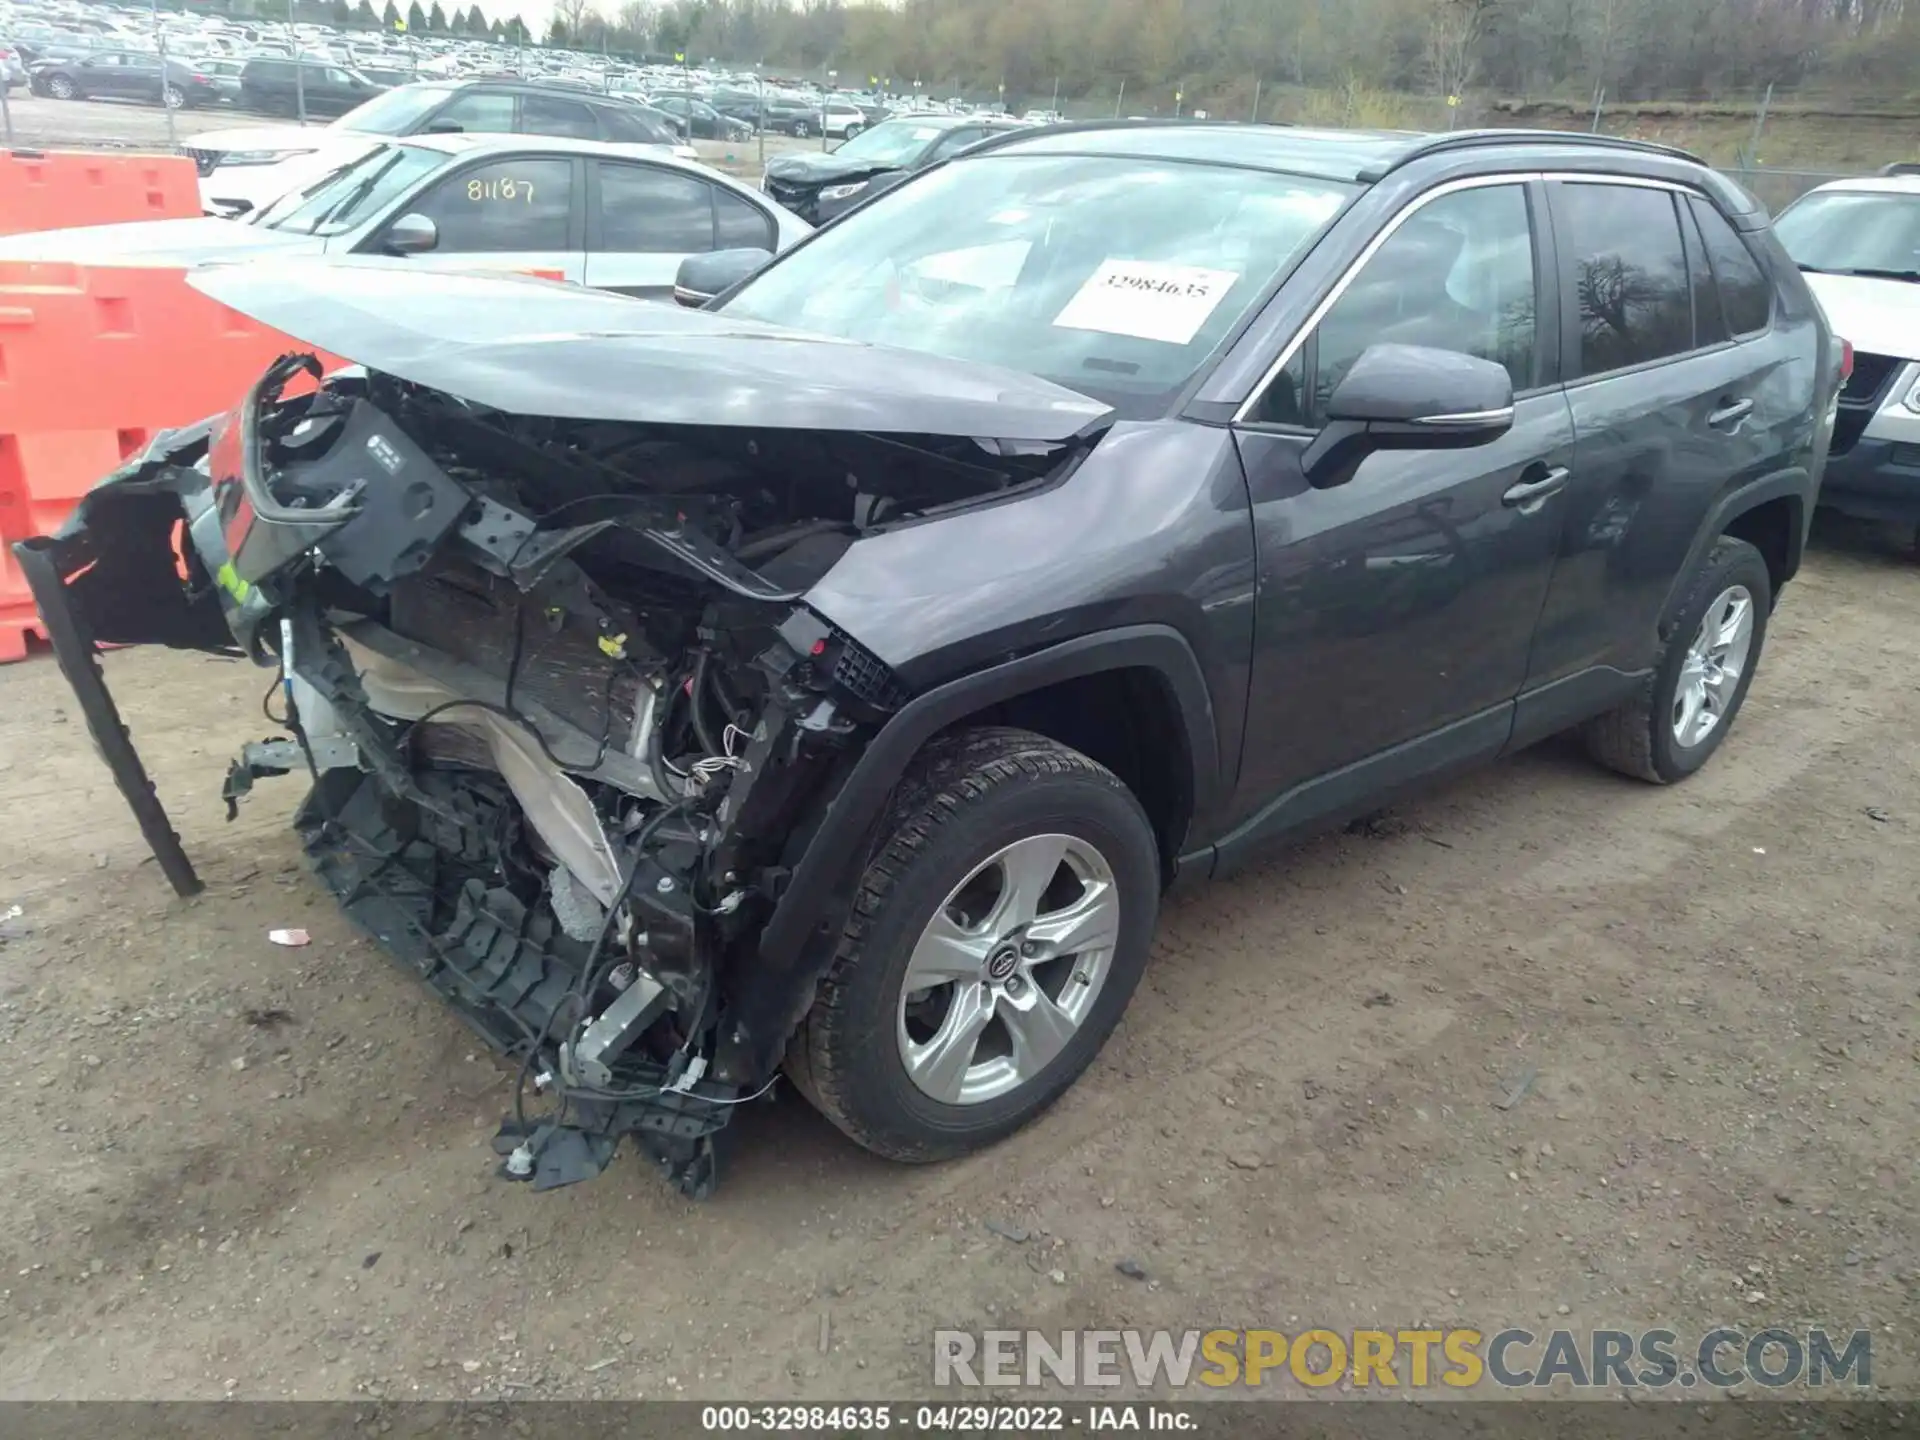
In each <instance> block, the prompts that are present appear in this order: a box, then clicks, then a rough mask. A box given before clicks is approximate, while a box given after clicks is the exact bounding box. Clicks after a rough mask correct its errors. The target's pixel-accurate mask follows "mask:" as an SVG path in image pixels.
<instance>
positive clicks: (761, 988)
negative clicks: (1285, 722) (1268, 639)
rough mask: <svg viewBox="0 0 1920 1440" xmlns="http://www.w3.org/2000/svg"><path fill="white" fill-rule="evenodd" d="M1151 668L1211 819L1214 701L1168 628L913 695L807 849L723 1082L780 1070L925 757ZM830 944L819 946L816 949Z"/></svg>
mask: <svg viewBox="0 0 1920 1440" xmlns="http://www.w3.org/2000/svg"><path fill="white" fill-rule="evenodd" d="M1127 669H1146V670H1151V671H1153V672H1155V674H1156V675H1157V676H1158V677H1159V678H1160V679H1161V680H1162V681H1163V682H1164V683H1165V684H1166V686H1167V689H1168V691H1169V693H1170V694H1171V695H1172V697H1173V701H1174V704H1175V706H1176V708H1177V709H1178V711H1179V716H1180V721H1181V724H1182V727H1183V728H1184V730H1185V732H1186V742H1187V758H1188V763H1189V764H1190V766H1191V769H1192V792H1191V793H1192V796H1193V809H1192V815H1193V816H1194V818H1195V819H1199V818H1200V817H1203V816H1207V815H1211V814H1213V813H1215V812H1216V809H1217V806H1218V804H1219V799H1220V795H1221V789H1222V785H1223V775H1222V772H1221V767H1220V746H1219V738H1218V732H1217V731H1216V729H1215V728H1214V707H1213V695H1212V692H1211V691H1210V690H1209V689H1208V687H1207V682H1206V676H1205V674H1204V672H1203V671H1202V669H1201V667H1200V661H1199V658H1198V657H1197V656H1196V655H1195V654H1194V651H1193V647H1192V646H1191V645H1190V644H1189V643H1188V642H1187V638H1186V636H1184V635H1182V634H1181V633H1180V632H1179V631H1178V630H1176V629H1175V628H1173V627H1172V626H1171V625H1131V626H1126V627H1123V628H1120V629H1114V630H1103V631H1096V632H1094V633H1092V634H1088V635H1081V636H1077V637H1075V638H1074V639H1071V640H1065V641H1062V642H1061V643H1060V644H1058V645H1052V646H1049V647H1048V648H1046V649H1044V650H1036V651H1034V652H1032V653H1031V654H1027V655H1022V656H1019V657H1017V658H1015V659H1012V660H1007V661H1005V662H1003V663H1001V664H999V665H995V666H992V667H991V668H989V669H986V670H979V671H974V672H973V673H971V674H967V675H962V676H960V677H959V678H957V679H954V680H949V681H947V682H946V683H945V684H942V685H939V686H936V687H935V688H933V689H931V690H928V691H925V692H923V693H922V694H920V695H917V696H915V697H914V698H913V699H912V700H910V701H908V702H907V704H905V705H904V706H902V707H901V708H900V709H899V711H897V712H896V713H895V714H894V716H893V717H892V719H890V720H888V721H887V723H886V724H885V725H884V726H882V727H881V729H880V732H879V733H878V734H877V735H875V736H874V737H873V739H872V740H871V741H870V742H869V743H868V745H867V747H866V749H865V751H863V752H862V754H861V755H860V758H859V760H858V761H857V762H856V763H855V764H854V767H853V769H852V770H851V772H849V774H848V775H847V778H846V780H845V781H844V782H843V783H842V784H841V786H840V788H839V790H838V791H837V792H836V793H835V794H834V796H833V798H832V800H831V801H829V802H828V805H827V809H826V813H825V815H824V816H823V817H822V819H821V822H820V825H819V828H818V829H817V830H816V831H815V832H814V835H813V838H812V842H811V843H810V844H809V845H808V846H807V848H806V850H805V852H804V853H803V854H802V855H801V857H800V859H799V862H798V863H797V864H796V865H795V866H794V870H793V874H792V876H791V878H790V879H789V881H788V883H787V886H786V889H785V890H784V891H783V892H782V893H781V896H780V898H779V900H778V901H777V902H776V903H775V905H774V908H773V914H772V915H771V916H769V917H768V920H767V924H766V926H765V928H764V929H763V930H762V931H761V934H760V941H759V953H758V958H757V961H754V962H749V964H748V965H747V966H746V967H744V968H745V971H746V973H744V974H742V975H741V976H740V977H739V983H738V984H737V985H736V987H735V989H736V994H735V996H734V1003H733V1005H732V1007H731V1009H732V1012H733V1013H732V1015H731V1016H730V1018H729V1023H728V1024H727V1026H726V1027H725V1031H724V1033H723V1035H722V1037H721V1046H720V1055H719V1066H718V1072H719V1074H720V1075H721V1076H722V1078H725V1077H727V1076H728V1075H734V1076H737V1077H739V1079H740V1080H741V1081H743V1082H745V1081H751V1082H757V1081H759V1080H760V1079H762V1078H764V1077H765V1076H766V1075H767V1074H769V1073H770V1072H771V1071H772V1069H773V1067H774V1066H775V1065H776V1064H778V1063H779V1058H780V1054H781V1052H782V1050H783V1049H784V1048H785V1046H786V1042H787V1037H788V1036H790V1035H791V1034H792V1033H793V1030H794V1027H795V1026H797V1025H798V1024H799V1023H800V1020H801V1018H802V1017H803V1016H804V1015H805V1014H806V1012H807V1008H808V1007H809V1006H810V1005H811V1004H812V1003H813V990H814V986H815V985H816V984H817V983H818V981H819V978H820V975H821V974H822V973H823V972H824V970H825V967H826V965H827V963H828V962H829V961H830V960H831V958H832V945H831V939H832V937H831V935H828V934H826V933H825V932H826V931H827V930H828V929H829V928H830V927H831V925H832V923H833V920H834V918H835V913H834V912H835V908H836V905H837V903H838V902H839V899H840V897H841V896H842V895H843V894H844V892H845V889H846V886H847V884H848V881H849V878H850V872H851V871H852V868H853V866H854V865H855V864H856V863H857V862H858V860H859V858H860V855H861V854H862V851H863V847H864V846H865V845H866V843H867V841H868V837H869V836H870V835H871V833H872V831H873V827H874V825H875V824H876V823H877V822H878V821H879V820H880V818H881V816H882V814H883V813H884V812H885V810H886V806H887V802H888V800H889V798H890V797H891V796H892V794H893V790H894V787H895V786H896V785H897V784H898V783H899V781H900V777H901V776H902V775H904V774H905V773H906V770H907V767H908V766H909V765H910V764H911V763H912V762H913V757H914V756H915V755H917V754H918V753H919V752H920V750H921V748H922V747H923V746H924V745H925V744H926V743H927V741H929V740H931V739H932V738H933V737H934V736H935V735H937V734H938V733H939V732H940V731H942V730H944V729H946V728H947V727H949V726H950V725H953V724H954V723H955V722H957V721H960V720H964V719H965V718H966V717H967V716H969V715H973V714H977V713H978V712H979V711H981V710H983V709H985V708H987V707H988V706H991V705H996V704H999V703H1001V702H1002V701H1006V700H1011V699H1013V698H1015V697H1016V696H1019V695H1023V694H1026V693H1028V692H1030V691H1033V690H1038V689H1041V688H1043V687H1045V686H1048V685H1053V684H1057V683H1059V682H1061V681H1063V680H1075V679H1080V678H1082V677H1084V676H1088V675H1095V674H1099V673H1101V672H1104V671H1111V670H1127ZM817 940H819V941H824V942H825V943H818V944H817V943H813V942H815V941H817Z"/></svg>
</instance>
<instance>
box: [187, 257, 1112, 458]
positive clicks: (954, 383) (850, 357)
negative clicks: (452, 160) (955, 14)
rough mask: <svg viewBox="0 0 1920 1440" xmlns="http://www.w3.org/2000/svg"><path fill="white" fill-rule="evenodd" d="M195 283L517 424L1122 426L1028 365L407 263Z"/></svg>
mask: <svg viewBox="0 0 1920 1440" xmlns="http://www.w3.org/2000/svg"><path fill="white" fill-rule="evenodd" d="M216 223H221V222H216ZM187 279H188V283H189V284H191V285H192V286H193V287H194V288H195V289H197V290H199V291H201V292H202V293H203V294H206V295H209V296H211V297H212V298H213V299H215V300H218V301H219V302H220V303H221V304H222V305H226V306H228V307H230V308H231V309H234V310H237V311H239V312H240V313H241V314H243V315H246V316H249V317H251V318H252V319H254V320H257V321H259V322H260V323H261V324H263V325H267V326H270V327H272V328H273V329H275V330H279V331H282V332H283V333H285V334H287V335H290V336H292V337H293V338H295V339H296V340H298V341H300V342H301V343H302V344H305V345H311V346H313V347H314V348H315V349H316V350H322V351H326V352H328V353H330V354H334V355H338V356H341V357H342V358H344V359H346V360H350V361H353V362H355V363H356V364H360V365H365V366H367V367H368V368H369V369H372V370H380V371H384V372H386V373H387V374H390V375H397V376H399V377H400V378H401V379H403V380H410V381H413V382H414V383H415V384H418V385H425V386H428V387H430V388H432V389H435V390H443V391H445V392H446V393H447V394H449V395H454V396H458V397H459V398H460V399H463V400H470V401H472V402H473V403H475V404H478V405H484V406H487V407H489V408H491V409H495V410H502V411H506V412H508V413H510V414H516V415H548V416H554V417H556V418H560V419H575V420H618V421H629V422H639V423H648V424H659V425H737V426H743V427H750V428H752V427H757V428H764V429H795V430H854V431H870V432H875V433H882V434H888V433H890V434H909V435H961V436H970V437H977V438H981V439H996V440H1010V441H1050V442H1057V441H1061V440H1066V439H1069V438H1071V437H1072V436H1074V435H1077V434H1079V433H1080V432H1081V431H1083V430H1086V429H1087V428H1089V427H1090V426H1092V425H1094V424H1096V423H1097V422H1098V421H1100V420H1101V419H1103V418H1104V417H1105V416H1106V415H1108V414H1109V413H1110V411H1109V407H1107V406H1106V405H1104V404H1102V403H1101V402H1099V401H1098V400H1094V399H1091V398H1089V397H1088V396H1085V395H1082V394H1080V393H1078V392H1077V391H1073V390H1068V389H1066V388H1064V387H1063V386H1059V385H1055V384H1053V383H1052V382H1050V381H1047V380H1042V379H1040V378H1039V377H1038V376H1035V375H1029V374H1025V373H1023V372H1021V371H1018V370H1005V369H1001V368H999V367H998V366H992V365H981V364H976V363H974V362H972V361H967V360H952V359H947V358H945V357H942V356H938V355H925V354H921V353H919V352H918V351H912V350H900V349H894V348H891V347H887V346H880V345H868V344H863V343H861V342H858V341H852V340H839V339H835V338H833V337H831V336H824V335H815V334H811V333H809V332H807V331H803V330H789V329H785V328H783V327H780V326H775V325H763V324H760V323H759V322H757V321H750V320H734V319H729V318H728V317H727V316H726V315H725V314H721V313H717V312H713V311H706V310H688V309H684V308H682V307H679V306H673V305H663V304H659V303H657V302H652V301H645V300H632V299H628V298H626V297H624V296H620V295H613V294H609V293H607V292H605V291H599V290H587V289H582V288H579V287H577V286H572V285H563V284H560V283H557V282H553V281H544V280H535V279H530V278H523V277H519V276H505V275H501V276H492V275H481V274H473V273H462V272H449V271H429V270H422V269H418V268H415V267H411V266H409V265H408V264H407V263H406V262H405V261H397V262H394V263H392V264H368V265H365V266H359V265H356V266H338V265H327V264H320V263H312V262H291V263H287V264H278V263H262V264H256V265H234V266H216V267H212V268H208V269H205V270H199V271H195V272H192V273H191V274H189V275H188V277H187Z"/></svg>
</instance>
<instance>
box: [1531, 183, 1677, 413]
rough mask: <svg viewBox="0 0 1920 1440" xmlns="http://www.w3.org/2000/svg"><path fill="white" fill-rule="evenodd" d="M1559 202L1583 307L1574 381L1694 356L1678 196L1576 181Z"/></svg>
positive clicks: (1561, 190)
mask: <svg viewBox="0 0 1920 1440" xmlns="http://www.w3.org/2000/svg"><path fill="white" fill-rule="evenodd" d="M1553 203H1554V216H1555V220H1556V222H1562V221H1563V222H1564V252H1565V253H1567V254H1568V255H1569V256H1570V264H1571V266H1572V273H1573V283H1574V293H1575V296H1576V298H1577V305H1578V319H1577V326H1578V329H1577V336H1578V356H1579V359H1578V363H1577V366H1576V368H1575V371H1574V374H1575V376H1576V377H1577V378H1584V377H1586V376H1590V375H1604V374H1606V373H1607V372H1609V371H1612V370H1624V369H1626V368H1628V367H1629V366H1633V365H1645V364H1648V363H1650V362H1652V361H1655V360H1664V359H1667V358H1668V357H1670V356H1674V355H1684V354H1685V353H1686V352H1687V351H1689V350H1691V349H1692V348H1693V297H1692V294H1691V292H1690V290H1689V288H1688V284H1687V258H1686V251H1685V249H1684V248H1683V246H1682V245H1681V241H1680V222H1679V217H1678V215H1677V214H1676V212H1675V210H1674V196H1673V193H1672V192H1671V191H1668V190H1656V189H1651V188H1649V187H1647V186H1643V185H1593V184H1584V183H1571V182H1570V183H1565V184H1562V185H1559V186H1558V187H1557V188H1556V193H1555V195H1554V202H1553ZM1557 228H1558V227H1557Z"/></svg>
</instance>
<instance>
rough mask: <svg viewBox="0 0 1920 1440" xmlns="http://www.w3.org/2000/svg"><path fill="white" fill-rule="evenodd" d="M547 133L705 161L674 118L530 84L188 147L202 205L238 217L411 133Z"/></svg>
mask: <svg viewBox="0 0 1920 1440" xmlns="http://www.w3.org/2000/svg"><path fill="white" fill-rule="evenodd" d="M459 134H464V135H514V134H519V135H548V136H564V137H567V138H569V139H575V140H604V141H608V142H610V143H612V144H617V145H656V146H659V147H660V148H662V149H665V150H670V151H672V152H673V153H674V154H675V155H677V156H679V157H680V158H681V159H683V160H695V159H698V158H699V157H698V155H697V154H696V153H695V151H694V149H693V147H692V146H690V145H687V144H684V143H682V141H681V139H680V137H679V134H678V133H677V132H676V131H675V129H674V128H673V123H672V121H671V120H670V119H669V117H667V116H664V115H661V114H660V113H659V112H658V111H655V110H649V109H647V108H646V107H645V106H643V105H638V104H636V103H634V102H633V101H632V100H629V99H625V98H622V97H619V96H612V95H595V94H592V93H590V92H585V91H580V90H575V89H571V88H569V87H565V86H558V85H541V84H538V83H537V82H529V81H523V80H479V81H473V80H468V81H460V80H451V81H436V82H430V83H426V84H415V85H401V86H399V87H397V88H395V89H392V90H388V91H386V92H385V93H384V94H381V95H376V96H374V97H373V99H371V100H369V101H367V102H366V103H365V104H364V105H361V106H359V107H357V108H356V109H353V110H349V111H348V112H347V113H346V114H345V115H342V116H341V117H340V118H339V119H338V120H335V121H334V122H333V123H332V124H330V125H308V126H301V127H296V126H292V125H259V126H252V127H248V128H246V129H238V130H213V131H209V132H208V133H206V134H204V135H196V136H194V137H193V142H192V143H191V144H190V145H188V146H186V147H184V148H185V149H186V153H187V154H188V155H189V156H190V157H192V159H193V162H194V164H195V166H196V167H198V169H199V172H200V208H201V209H202V210H205V211H206V212H207V213H208V214H209V215H224V216H227V217H229V218H236V217H238V216H241V215H245V214H248V213H250V212H252V211H255V210H259V209H262V208H264V207H266V206H268V205H271V204H272V203H273V202H274V201H276V200H278V199H279V198H280V197H281V196H283V195H286V194H288V193H289V192H291V191H294V190H299V189H305V188H306V187H307V186H309V185H312V184H313V183H314V182H315V181H317V180H319V179H320V178H321V177H323V176H325V175H329V174H332V173H333V172H335V171H337V170H339V169H340V168H341V167H342V166H345V165H349V164H351V163H352V162H353V161H355V160H358V159H359V158H360V157H361V156H363V155H365V154H367V153H368V152H369V151H371V150H373V149H375V148H376V147H377V146H379V145H380V144H381V142H383V141H385V140H390V139H394V138H397V137H400V136H405V135H459Z"/></svg>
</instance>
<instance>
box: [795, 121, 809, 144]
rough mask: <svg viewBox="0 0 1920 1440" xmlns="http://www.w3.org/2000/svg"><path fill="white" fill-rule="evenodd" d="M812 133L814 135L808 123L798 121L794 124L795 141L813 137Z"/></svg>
mask: <svg viewBox="0 0 1920 1440" xmlns="http://www.w3.org/2000/svg"><path fill="white" fill-rule="evenodd" d="M812 133H813V129H812V127H811V126H809V125H808V124H807V122H806V121H804V120H796V121H794V122H793V138H794V139H796V140H804V139H806V138H807V136H809V135H811V134H812Z"/></svg>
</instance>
